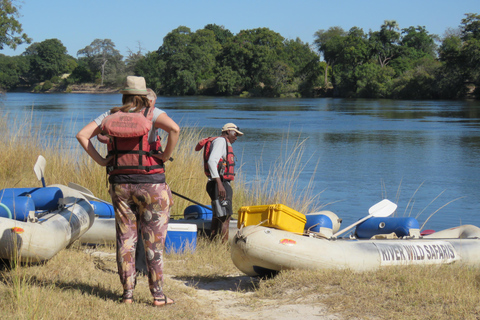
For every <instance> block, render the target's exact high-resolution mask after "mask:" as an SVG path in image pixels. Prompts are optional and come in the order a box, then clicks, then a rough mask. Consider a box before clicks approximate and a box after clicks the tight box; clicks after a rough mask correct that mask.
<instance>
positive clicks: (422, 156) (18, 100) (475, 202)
mask: <svg viewBox="0 0 480 320" xmlns="http://www.w3.org/2000/svg"><path fill="white" fill-rule="evenodd" d="M120 99H121V96H120V95H119V94H102V95H98V94H97V95H94V94H33V93H8V94H6V95H4V96H3V97H2V98H1V99H0V108H1V109H2V111H3V113H4V114H8V115H9V117H12V118H14V117H16V118H18V116H19V115H20V116H21V117H26V118H27V119H28V121H30V117H31V115H33V116H34V117H35V118H36V120H40V122H41V124H42V126H43V127H44V130H45V132H47V131H51V132H55V134H64V135H66V136H67V137H71V138H69V139H71V141H72V143H76V140H75V138H74V136H75V133H76V132H77V131H78V130H79V129H80V128H81V127H83V126H84V125H85V124H86V123H88V122H89V121H91V120H92V119H93V118H95V117H96V116H97V115H99V114H100V113H102V112H104V111H105V110H107V109H109V108H111V107H112V106H114V105H118V103H119V101H120ZM157 107H159V108H161V109H163V110H165V111H166V112H167V113H168V115H169V116H170V117H172V118H173V119H174V120H175V121H176V122H177V123H179V124H180V125H181V126H182V127H202V128H205V130H206V132H212V133H213V132H215V131H217V132H219V131H220V128H221V127H222V126H223V124H225V123H226V122H234V123H235V124H236V125H238V126H239V127H240V129H241V131H243V132H244V133H245V135H244V136H243V137H241V138H239V139H238V140H237V142H236V143H235V144H234V150H235V153H236V155H237V158H238V161H239V163H240V164H241V166H242V171H243V172H244V174H245V175H246V177H247V182H248V181H253V180H254V179H256V178H257V169H256V167H257V166H258V163H261V164H262V166H263V168H264V171H262V172H260V179H261V178H262V175H266V174H267V173H268V169H269V166H270V164H271V163H273V162H274V161H276V160H278V159H279V157H280V156H281V155H283V156H285V154H286V153H288V152H289V151H290V149H289V147H290V146H291V145H292V144H293V143H294V142H295V141H297V140H300V141H303V140H305V142H304V144H305V150H304V152H305V153H304V156H303V157H302V160H301V162H302V163H301V166H305V168H304V170H303V171H302V173H301V175H300V181H299V185H298V188H297V189H296V190H293V192H297V193H298V192H301V190H302V188H303V186H305V185H306V184H308V182H309V181H310V180H313V182H314V190H313V191H314V194H320V196H319V204H322V205H326V206H325V208H324V209H326V210H330V211H333V212H335V213H336V214H337V215H338V216H339V217H340V218H342V219H343V224H342V225H343V226H347V225H349V224H351V223H353V222H355V221H356V220H358V219H359V218H361V217H364V216H365V215H367V214H368V208H369V207H371V206H372V205H374V204H375V203H377V202H379V201H380V200H382V199H383V198H385V197H386V198H388V199H390V200H392V201H394V202H395V203H398V209H397V214H398V215H399V216H413V217H417V215H418V214H420V215H419V216H418V217H417V219H418V221H419V222H420V225H422V224H423V222H424V221H425V220H426V219H427V218H428V217H429V216H430V215H431V214H432V213H435V212H436V213H435V214H434V215H433V216H432V217H431V218H430V219H429V220H428V222H427V223H426V225H425V227H424V229H434V230H440V229H445V228H450V227H453V226H457V225H461V224H474V225H477V226H480V212H479V210H478V209H479V205H480V166H479V164H478V161H479V159H480V102H478V101H477V102H471V101H393V100H358V99H357V100H347V99H328V98H325V99H243V98H216V97H179V98H178V97H159V98H158V100H157ZM315 167H316V170H315ZM437 211H438V212H437Z"/></svg>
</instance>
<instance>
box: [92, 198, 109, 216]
mask: <svg viewBox="0 0 480 320" xmlns="http://www.w3.org/2000/svg"><path fill="white" fill-rule="evenodd" d="M90 203H91V204H92V206H93V211H94V212H95V215H97V216H98V217H99V218H101V219H109V218H115V210H114V209H113V206H112V205H111V204H108V203H105V202H100V201H90Z"/></svg>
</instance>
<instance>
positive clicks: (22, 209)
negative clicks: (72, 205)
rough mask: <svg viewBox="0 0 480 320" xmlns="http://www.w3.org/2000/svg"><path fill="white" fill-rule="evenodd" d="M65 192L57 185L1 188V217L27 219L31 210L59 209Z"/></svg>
mask: <svg viewBox="0 0 480 320" xmlns="http://www.w3.org/2000/svg"><path fill="white" fill-rule="evenodd" d="M61 198H63V192H62V190H61V189H60V188H57V187H45V188H6V189H2V190H0V204H1V205H0V217H4V218H10V219H15V220H18V221H24V222H25V221H27V218H28V214H29V212H30V211H52V210H56V209H58V201H59V200H60V199H61Z"/></svg>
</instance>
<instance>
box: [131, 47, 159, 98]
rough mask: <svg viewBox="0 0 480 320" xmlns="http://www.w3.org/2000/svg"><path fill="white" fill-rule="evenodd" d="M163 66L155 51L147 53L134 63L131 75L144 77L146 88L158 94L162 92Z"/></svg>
mask: <svg viewBox="0 0 480 320" xmlns="http://www.w3.org/2000/svg"><path fill="white" fill-rule="evenodd" d="M163 65H164V63H163V62H162V63H161V62H160V58H159V56H158V53H157V52H156V51H153V52H148V53H147V54H145V56H143V57H142V58H140V59H138V61H137V62H136V63H135V71H134V72H133V74H136V75H139V76H142V77H145V81H146V82H147V87H148V88H151V89H152V90H154V91H155V92H157V93H160V92H162V82H161V78H162V72H163V70H164V69H165V68H164V67H163Z"/></svg>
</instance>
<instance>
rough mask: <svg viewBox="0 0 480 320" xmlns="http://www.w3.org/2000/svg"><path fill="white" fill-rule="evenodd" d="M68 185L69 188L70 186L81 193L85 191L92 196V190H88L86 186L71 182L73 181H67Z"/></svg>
mask: <svg viewBox="0 0 480 320" xmlns="http://www.w3.org/2000/svg"><path fill="white" fill-rule="evenodd" d="M68 187H69V188H72V189H75V190H77V191H81V192H83V193H87V194H89V195H92V196H93V192H92V191H90V190H88V189H87V188H85V187H84V186H81V185H79V184H76V183H73V182H69V183H68Z"/></svg>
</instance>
